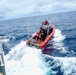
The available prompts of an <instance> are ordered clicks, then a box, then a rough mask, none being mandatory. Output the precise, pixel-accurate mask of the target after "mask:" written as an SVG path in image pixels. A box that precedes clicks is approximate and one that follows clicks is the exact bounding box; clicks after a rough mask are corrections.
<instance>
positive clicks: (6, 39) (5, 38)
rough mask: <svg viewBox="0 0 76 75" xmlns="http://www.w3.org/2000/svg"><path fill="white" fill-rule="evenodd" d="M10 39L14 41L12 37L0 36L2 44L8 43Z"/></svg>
mask: <svg viewBox="0 0 76 75" xmlns="http://www.w3.org/2000/svg"><path fill="white" fill-rule="evenodd" d="M10 38H13V39H14V37H12V36H0V40H1V41H2V42H9V41H10Z"/></svg>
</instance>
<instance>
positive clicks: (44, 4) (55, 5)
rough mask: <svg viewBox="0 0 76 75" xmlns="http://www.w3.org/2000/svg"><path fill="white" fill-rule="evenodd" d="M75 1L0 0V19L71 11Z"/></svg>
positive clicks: (75, 7) (74, 7)
mask: <svg viewBox="0 0 76 75" xmlns="http://www.w3.org/2000/svg"><path fill="white" fill-rule="evenodd" d="M75 3H76V0H67V1H64V0H52V1H51V0H41V1H40V0H18V1H16V0H0V17H3V19H12V18H20V17H26V16H32V15H36V14H37V15H39V14H48V13H56V12H63V11H72V10H75V9H76V4H75Z"/></svg>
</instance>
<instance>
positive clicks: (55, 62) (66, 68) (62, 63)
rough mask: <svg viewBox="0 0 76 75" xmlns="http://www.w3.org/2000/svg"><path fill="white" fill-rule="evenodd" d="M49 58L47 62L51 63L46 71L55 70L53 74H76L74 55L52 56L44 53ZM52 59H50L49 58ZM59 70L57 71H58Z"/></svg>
mask: <svg viewBox="0 0 76 75" xmlns="http://www.w3.org/2000/svg"><path fill="white" fill-rule="evenodd" d="M45 56H46V57H47V59H48V58H49V59H50V60H49V61H48V62H47V64H48V65H49V64H50V65H51V66H50V67H48V68H49V69H48V72H49V71H51V75H52V74H53V73H52V72H55V74H53V75H76V68H75V67H76V58H75V57H53V56H48V55H45ZM51 59H52V60H51ZM58 72H59V73H58Z"/></svg>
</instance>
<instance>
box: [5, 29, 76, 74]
mask: <svg viewBox="0 0 76 75" xmlns="http://www.w3.org/2000/svg"><path fill="white" fill-rule="evenodd" d="M64 39H65V35H62V34H61V31H60V30H58V29H57V30H56V33H55V35H54V38H53V39H52V43H53V46H54V48H56V49H57V48H58V49H62V50H61V52H62V53H66V52H67V49H66V48H65V46H64V44H63V40H64ZM75 67H76V58H75V57H57V56H56V57H55V56H52V55H46V54H42V51H41V50H40V49H36V48H34V47H28V46H27V45H26V41H22V42H20V43H19V44H17V45H15V47H12V48H11V51H9V53H8V54H7V55H5V68H6V74H7V75H17V74H18V75H37V74H38V75H75V74H76V68H75Z"/></svg>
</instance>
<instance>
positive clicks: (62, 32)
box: [0, 11, 76, 75]
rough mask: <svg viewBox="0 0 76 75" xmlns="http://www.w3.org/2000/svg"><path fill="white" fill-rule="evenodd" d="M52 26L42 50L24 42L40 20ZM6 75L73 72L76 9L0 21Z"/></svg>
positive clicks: (75, 69)
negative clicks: (48, 39)
mask: <svg viewBox="0 0 76 75" xmlns="http://www.w3.org/2000/svg"><path fill="white" fill-rule="evenodd" d="M46 19H47V20H48V21H49V22H50V23H52V24H54V25H55V28H56V30H55V35H54V36H53V38H52V40H50V41H49V42H48V44H47V45H46V46H45V48H44V49H43V50H40V49H36V48H32V47H29V46H27V45H26V40H27V39H29V38H30V37H31V36H32V35H33V34H34V33H35V32H36V31H38V29H39V27H40V26H41V25H42V21H44V20H46ZM0 36H1V37H0V38H1V39H2V42H3V49H4V53H5V56H4V58H5V68H6V74H7V75H76V11H73V12H65V13H57V14H49V15H43V16H34V17H27V18H20V19H13V20H4V21H0Z"/></svg>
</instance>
